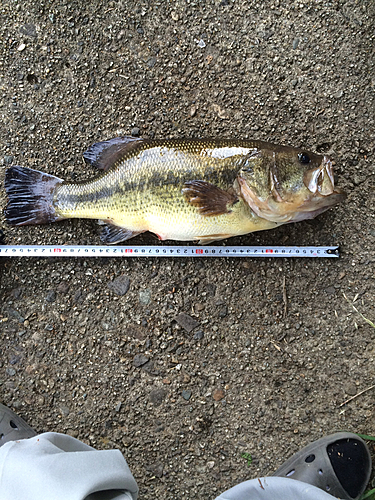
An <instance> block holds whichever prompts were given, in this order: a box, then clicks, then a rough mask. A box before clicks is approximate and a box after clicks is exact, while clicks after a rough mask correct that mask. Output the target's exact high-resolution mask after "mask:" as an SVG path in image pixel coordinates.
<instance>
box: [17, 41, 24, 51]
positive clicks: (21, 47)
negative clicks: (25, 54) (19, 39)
mask: <svg viewBox="0 0 375 500" xmlns="http://www.w3.org/2000/svg"><path fill="white" fill-rule="evenodd" d="M25 48H26V45H25V44H24V43H21V45H20V46H19V47H18V49H17V50H18V52H22V51H23V50H25Z"/></svg>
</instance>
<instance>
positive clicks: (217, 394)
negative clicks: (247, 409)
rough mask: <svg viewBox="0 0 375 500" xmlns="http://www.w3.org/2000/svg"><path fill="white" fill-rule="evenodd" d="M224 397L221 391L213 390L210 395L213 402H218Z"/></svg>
mask: <svg viewBox="0 0 375 500" xmlns="http://www.w3.org/2000/svg"><path fill="white" fill-rule="evenodd" d="M224 396H225V392H224V391H223V389H215V390H214V392H213V393H212V397H213V398H214V400H215V401H220V400H221V399H223V397H224Z"/></svg>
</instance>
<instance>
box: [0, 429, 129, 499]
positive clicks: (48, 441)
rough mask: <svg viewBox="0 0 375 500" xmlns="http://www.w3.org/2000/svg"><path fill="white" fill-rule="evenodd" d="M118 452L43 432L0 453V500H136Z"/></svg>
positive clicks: (125, 467) (11, 444)
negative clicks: (92, 446) (98, 448)
mask: <svg viewBox="0 0 375 500" xmlns="http://www.w3.org/2000/svg"><path fill="white" fill-rule="evenodd" d="M137 497H138V486H137V483H136V482H135V479H134V477H133V475H132V473H131V472H130V469H129V467H128V465H127V463H126V461H125V459H124V457H123V456H122V454H121V452H120V451H119V450H103V451H97V450H95V449H94V448H91V446H88V445H86V444H84V443H81V442H80V441H78V440H77V439H75V438H73V437H71V436H67V435H64V434H57V433H55V432H47V433H45V434H40V435H38V436H35V437H33V438H30V439H22V440H20V441H10V442H8V443H6V444H4V445H3V446H1V447H0V500H68V499H69V500H84V499H85V500H109V499H116V500H137Z"/></svg>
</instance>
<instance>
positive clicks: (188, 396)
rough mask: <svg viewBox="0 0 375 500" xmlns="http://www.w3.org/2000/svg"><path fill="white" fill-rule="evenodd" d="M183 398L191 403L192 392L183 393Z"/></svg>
mask: <svg viewBox="0 0 375 500" xmlns="http://www.w3.org/2000/svg"><path fill="white" fill-rule="evenodd" d="M181 396H182V397H183V398H184V399H185V400H186V401H189V399H190V398H191V391H182V393H181Z"/></svg>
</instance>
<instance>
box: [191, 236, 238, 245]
mask: <svg viewBox="0 0 375 500" xmlns="http://www.w3.org/2000/svg"><path fill="white" fill-rule="evenodd" d="M231 236H235V235H234V234H210V235H209V236H198V238H199V241H198V244H199V245H209V244H210V243H213V242H214V241H221V240H225V239H227V238H230V237H231ZM198 238H197V239H198Z"/></svg>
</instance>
